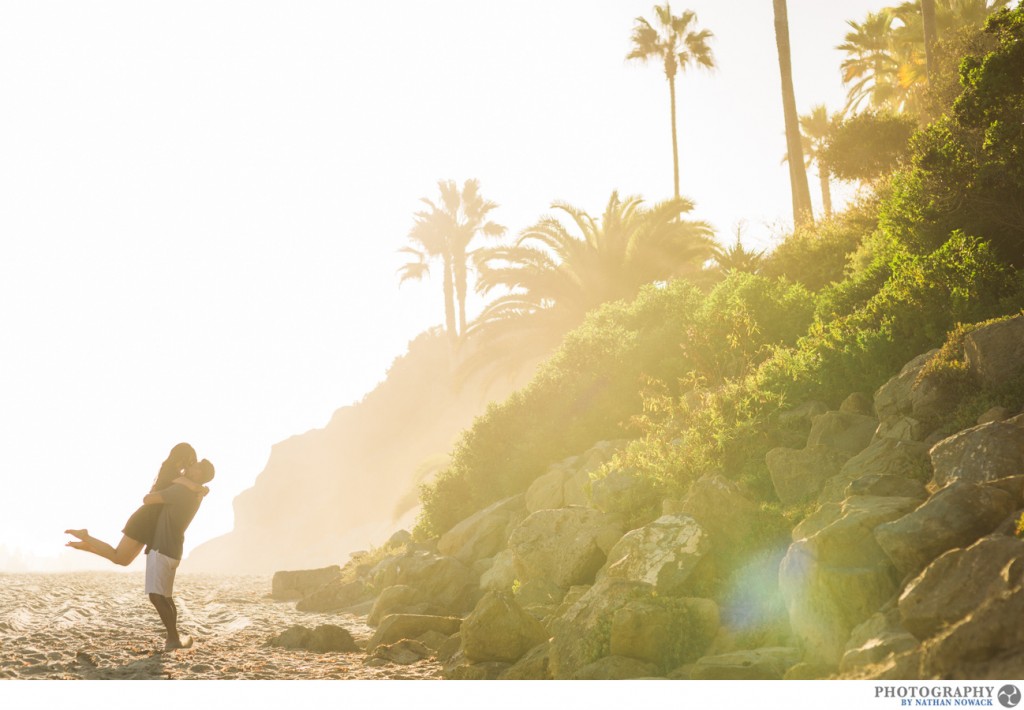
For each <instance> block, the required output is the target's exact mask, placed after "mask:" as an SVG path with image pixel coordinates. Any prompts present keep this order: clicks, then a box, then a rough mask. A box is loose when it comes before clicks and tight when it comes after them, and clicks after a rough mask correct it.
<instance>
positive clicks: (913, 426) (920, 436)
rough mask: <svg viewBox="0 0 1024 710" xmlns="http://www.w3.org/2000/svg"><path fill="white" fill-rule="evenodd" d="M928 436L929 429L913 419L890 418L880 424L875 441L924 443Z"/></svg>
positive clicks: (876, 430)
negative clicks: (899, 440)
mask: <svg viewBox="0 0 1024 710" xmlns="http://www.w3.org/2000/svg"><path fill="white" fill-rule="evenodd" d="M926 436H928V427H926V426H925V425H924V423H923V422H919V421H918V420H916V419H914V418H913V417H897V416H889V417H886V418H885V419H882V420H881V421H880V422H878V428H877V429H875V441H877V440H878V439H902V440H903V441H923V440H924V438H925V437H926Z"/></svg>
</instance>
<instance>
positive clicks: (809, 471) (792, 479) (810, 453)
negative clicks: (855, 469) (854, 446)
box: [765, 445, 850, 505]
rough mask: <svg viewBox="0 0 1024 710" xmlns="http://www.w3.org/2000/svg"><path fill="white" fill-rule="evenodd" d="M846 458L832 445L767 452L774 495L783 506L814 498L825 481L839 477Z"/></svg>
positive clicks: (780, 448)
mask: <svg viewBox="0 0 1024 710" xmlns="http://www.w3.org/2000/svg"><path fill="white" fill-rule="evenodd" d="M849 458H850V454H849V453H848V452H845V451H839V450H838V449H835V448H832V447H831V446H821V445H818V446H808V447H807V448H804V449H787V448H784V447H779V448H775V449H772V450H771V451H769V452H768V454H767V455H766V456H765V463H766V464H767V465H768V472H769V474H771V478H772V485H773V486H774V487H775V494H776V495H777V496H778V497H779V500H780V501H782V502H783V503H784V504H786V505H790V504H793V503H802V502H805V501H808V500H813V499H814V498H815V497H817V495H818V492H819V491H821V487H822V486H823V485H824V484H825V481H827V480H828V479H830V478H832V477H834V476H836V475H838V473H839V471H840V469H842V466H843V464H844V463H846V461H847V459H849Z"/></svg>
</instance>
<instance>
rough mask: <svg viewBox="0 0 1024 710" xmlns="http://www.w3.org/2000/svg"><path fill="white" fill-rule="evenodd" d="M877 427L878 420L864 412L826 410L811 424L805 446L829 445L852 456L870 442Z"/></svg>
mask: <svg viewBox="0 0 1024 710" xmlns="http://www.w3.org/2000/svg"><path fill="white" fill-rule="evenodd" d="M877 428H878V420H877V419H875V418H874V417H871V416H868V415H866V414H854V413H852V412H826V413H824V414H822V415H821V416H820V417H817V418H816V419H815V420H814V423H813V424H812V425H811V433H810V434H808V436H807V446H808V447H812V446H819V445H823V446H829V447H831V448H833V449H838V450H839V451H843V452H846V453H847V454H849V455H851V456H852V455H854V454H857V453H860V451H861V450H862V449H864V447H866V446H867V445H868V444H870V443H871V439H872V437H874V435H875V430H876V429H877Z"/></svg>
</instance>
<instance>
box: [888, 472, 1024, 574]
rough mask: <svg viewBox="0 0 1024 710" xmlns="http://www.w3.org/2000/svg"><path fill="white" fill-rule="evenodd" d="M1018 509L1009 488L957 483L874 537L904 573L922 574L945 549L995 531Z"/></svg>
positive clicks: (971, 541)
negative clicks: (1008, 490) (1007, 490)
mask: <svg viewBox="0 0 1024 710" xmlns="http://www.w3.org/2000/svg"><path fill="white" fill-rule="evenodd" d="M1015 507H1016V501H1015V500H1014V498H1013V496H1011V495H1010V494H1009V493H1007V492H1006V491H1004V490H1000V489H999V488H995V487H992V486H979V485H977V484H974V483H967V482H965V481H957V482H955V483H953V484H951V485H949V486H946V487H945V488H943V489H942V490H941V491H939V492H938V493H936V494H935V495H933V496H932V497H931V498H929V499H928V500H927V501H925V503H923V504H922V505H921V506H920V507H919V508H917V509H916V510H914V511H913V512H910V513H908V514H907V515H905V516H903V517H902V518H899V519H898V520H894V521H892V522H889V523H883V524H881V525H879V526H878V527H877V528H875V530H874V536H875V540H876V541H877V542H878V544H879V546H880V547H881V548H882V549H883V550H885V554H887V555H888V556H889V559H890V560H892V563H893V566H894V567H896V569H897V570H898V571H899V573H900V574H901V575H908V574H917V573H918V572H920V571H921V570H922V569H924V568H925V566H927V565H928V564H929V563H930V562H931V561H932V560H934V559H935V558H936V557H938V556H939V555H941V554H942V553H943V552H945V551H946V550H949V549H952V548H954V547H965V546H967V545H970V544H971V543H973V542H975V541H976V540H978V539H979V538H980V537H982V536H983V535H987V534H988V533H990V532H992V530H994V529H995V528H996V527H997V526H998V525H999V524H1000V523H1002V522H1003V520H1005V519H1006V517H1007V516H1008V515H1009V514H1010V513H1012V512H1013V510H1014V508H1015Z"/></svg>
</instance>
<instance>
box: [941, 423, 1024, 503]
mask: <svg viewBox="0 0 1024 710" xmlns="http://www.w3.org/2000/svg"><path fill="white" fill-rule="evenodd" d="M929 455H930V456H931V459H932V467H933V469H934V470H935V478H934V481H935V484H936V485H938V486H939V487H942V486H946V485H949V484H950V483H952V482H953V481H958V480H963V481H971V482H973V483H984V482H985V481H994V480H996V479H998V478H1005V477H1007V476H1013V475H1016V474H1019V473H1021V472H1022V471H1024V414H1021V415H1018V416H1016V417H1014V418H1013V419H1008V420H1006V421H1002V422H992V423H990V424H982V425H980V426H976V427H972V428H971V429H965V430H964V431H961V432H959V433H957V434H954V435H953V436H951V437H949V438H948V439H943V440H942V441H940V442H939V443H937V444H936V445H935V446H933V447H932V450H931V451H930V452H929Z"/></svg>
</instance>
